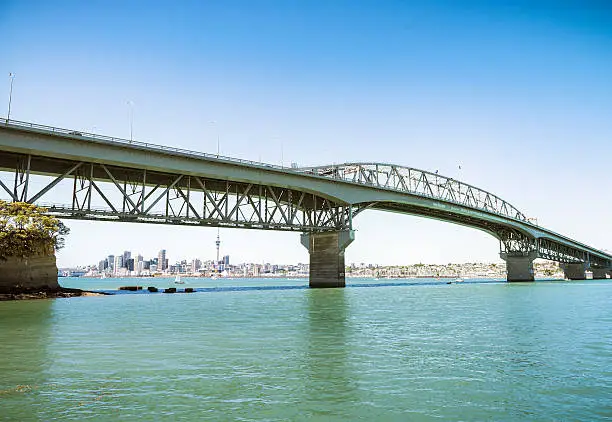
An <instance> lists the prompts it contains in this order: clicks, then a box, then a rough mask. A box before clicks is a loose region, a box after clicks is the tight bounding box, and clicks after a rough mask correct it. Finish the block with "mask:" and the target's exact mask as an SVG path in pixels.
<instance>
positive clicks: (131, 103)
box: [127, 100, 134, 142]
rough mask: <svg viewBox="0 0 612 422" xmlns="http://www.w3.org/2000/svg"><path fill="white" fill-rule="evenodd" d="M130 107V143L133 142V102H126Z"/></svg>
mask: <svg viewBox="0 0 612 422" xmlns="http://www.w3.org/2000/svg"><path fill="white" fill-rule="evenodd" d="M127 104H128V106H129V107H130V142H132V141H133V140H134V102H133V101H132V100H129V101H128V102H127Z"/></svg>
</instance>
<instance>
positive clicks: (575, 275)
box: [562, 262, 588, 280]
mask: <svg viewBox="0 0 612 422" xmlns="http://www.w3.org/2000/svg"><path fill="white" fill-rule="evenodd" d="M562 268H563V272H564V273H565V278H567V279H568V280H586V270H587V268H588V264H587V263H586V262H581V263H578V264H563V265H562Z"/></svg>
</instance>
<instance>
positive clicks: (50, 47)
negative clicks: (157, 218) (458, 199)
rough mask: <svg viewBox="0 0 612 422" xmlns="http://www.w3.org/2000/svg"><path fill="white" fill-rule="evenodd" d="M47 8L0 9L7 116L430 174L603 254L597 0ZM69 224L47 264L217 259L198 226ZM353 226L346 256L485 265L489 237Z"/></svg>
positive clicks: (284, 250) (293, 251)
mask: <svg viewBox="0 0 612 422" xmlns="http://www.w3.org/2000/svg"><path fill="white" fill-rule="evenodd" d="M60 3H61V5H59V6H58V4H53V5H51V4H44V3H40V4H38V6H37V7H36V8H30V7H27V6H26V4H25V3H22V2H17V1H8V2H6V4H4V5H3V7H4V12H5V13H3V16H2V17H0V36H2V37H3V39H7V40H10V41H11V42H10V43H7V44H6V45H5V46H3V59H4V60H3V65H2V69H0V70H2V71H3V72H5V73H4V74H5V75H8V74H9V73H12V74H13V75H14V79H11V80H10V81H9V79H6V80H5V84H4V85H3V86H4V90H3V92H5V93H6V97H8V95H9V82H11V83H13V92H12V105H11V118H14V119H17V120H25V121H34V122H38V123H43V124H50V125H55V126H60V127H67V128H72V129H75V130H82V131H85V132H97V133H102V134H107V135H114V136H119V137H122V138H126V139H134V140H139V141H147V142H153V143H156V144H162V145H169V146H176V147H183V148H188V149H192V150H197V151H204V152H210V153H216V152H217V149H218V148H219V152H220V153H221V154H222V155H228V156H235V157H239V158H247V159H251V160H254V161H263V162H270V163H274V164H281V163H284V165H289V164H290V163H292V162H296V163H298V164H300V165H311V164H312V165H316V164H328V163H334V162H336V163H338V162H346V161H381V162H394V163H397V164H403V165H407V166H413V167H416V168H422V169H426V170H430V171H432V172H433V171H439V172H440V174H445V175H448V176H450V177H454V178H457V179H459V180H462V181H465V182H467V183H471V184H473V185H475V186H478V187H480V188H483V189H485V190H488V191H491V192H493V193H495V194H497V195H499V196H500V197H501V198H503V199H505V200H507V201H509V202H510V203H512V204H513V205H515V206H516V207H517V208H518V209H519V210H521V211H523V212H525V213H526V215H528V217H531V218H537V220H538V222H539V223H540V224H542V225H543V226H546V227H548V228H550V229H552V230H555V231H557V232H560V233H563V234H564V235H567V236H569V237H571V238H574V239H576V240H578V241H581V242H584V243H586V244H589V245H592V246H594V247H596V248H599V249H607V250H610V249H612V244H611V243H610V240H609V236H608V233H610V232H611V231H612V221H611V220H610V219H609V217H608V214H609V213H608V211H607V210H608V209H609V207H610V205H612V203H611V202H612V200H611V199H610V198H609V197H608V196H607V195H605V192H604V193H602V192H603V191H602V189H601V184H603V185H605V184H606V182H607V181H609V180H610V176H609V171H608V170H607V168H608V161H609V158H608V157H609V156H610V155H611V153H612V143H611V142H610V138H611V137H612V122H611V120H610V118H609V116H610V115H612V81H611V79H610V77H609V75H610V74H612V57H611V56H610V55H609V51H610V49H611V47H612V34H611V30H610V28H612V25H609V22H610V21H611V12H610V9H609V8H608V7H605V5H602V4H601V3H598V2H571V1H570V2H567V3H564V7H557V8H553V7H550V5H549V6H548V7H547V5H546V2H543V3H540V2H535V3H534V2H526V1H525V2H521V1H518V2H516V3H514V4H515V6H514V7H512V6H510V5H508V4H502V5H499V4H498V5H492V4H488V3H484V2H476V3H474V4H472V6H471V7H469V8H468V7H464V6H459V5H456V4H453V3H451V2H444V1H440V2H430V3H427V4H417V3H414V4H403V3H399V2H388V3H385V4H378V3H376V4H375V3H370V2H365V3H361V4H358V5H355V4H354V3H348V2H337V3H334V4H326V3H324V2H316V1H315V2H312V3H308V4H300V3H296V4H288V3H281V2H279V3H276V4H274V5H272V3H270V4H268V5H267V6H264V5H261V4H259V5H255V4H253V3H250V2H240V1H238V2H236V3H235V7H224V6H223V5H222V4H221V3H215V2H210V3H206V4H187V5H184V6H183V7H173V6H172V5H170V4H169V3H156V2H147V3H140V2H130V4H128V5H126V4H122V3H118V2H117V3H113V2H105V3H92V4H89V5H88V6H87V7H85V6H83V5H80V4H79V3H78V2H71V1H64V2H60ZM62 6H64V7H62ZM145 6H146V7H145ZM119 9H120V10H121V13H117V10H119ZM60 10H61V13H62V14H61V16H59V15H58V14H59V13H60ZM134 17H138V19H133V18H134ZM59 18H61V19H62V20H67V21H70V22H71V24H70V25H69V26H65V27H61V28H58V27H57V25H55V24H54V22H56V21H57V20H58V19H59ZM170 21H180V22H181V25H180V28H179V27H175V26H172V25H168V22H170ZM109 27H112V28H113V31H108V28H109ZM43 31H44V33H45V34H46V36H45V37H44V38H42V37H40V36H38V35H36V34H40V33H42V32H43ZM58 45H61V46H62V49H61V50H58V49H57V48H56V46H58ZM92 99H95V101H94V100H92ZM48 201H49V202H53V198H51V197H49V198H48ZM110 224H112V226H111V225H110ZM67 225H68V226H69V227H70V228H71V229H72V232H71V234H70V235H69V236H68V237H67V244H66V248H65V249H64V250H62V251H60V252H59V253H58V264H59V265H60V266H71V265H76V264H78V263H82V262H92V261H94V260H96V259H97V258H96V257H98V256H101V255H102V254H103V253H105V252H104V251H107V250H112V249H113V247H112V245H113V244H122V245H129V248H130V249H132V250H140V251H142V252H143V253H146V254H149V253H156V252H157V250H158V249H159V247H161V244H162V243H163V244H164V245H166V247H167V248H168V249H172V250H175V251H177V253H178V254H180V255H187V254H188V252H189V251H193V250H198V248H200V247H202V248H205V250H206V251H207V252H206V255H207V256H208V255H209V252H208V251H210V252H211V253H210V256H215V250H214V240H215V237H216V234H217V229H215V228H179V227H175V226H172V227H159V226H147V225H134V224H127V223H126V224H115V223H98V222H96V223H92V222H82V221H67ZM354 225H355V228H356V229H357V234H356V239H355V241H354V242H353V243H352V244H351V246H350V247H349V248H348V249H347V250H346V262H361V261H364V262H379V263H381V264H393V263H404V262H408V263H417V262H473V261H479V262H500V260H499V257H498V250H499V245H498V242H497V241H496V240H495V239H494V238H492V237H490V236H489V235H488V234H486V233H483V232H479V231H476V230H473V229H469V228H465V227H460V226H456V225H452V224H448V223H441V222H438V221H435V220H426V219H423V218H418V217H411V216H403V215H397V214H390V213H381V212H375V211H366V212H364V213H362V214H361V215H359V216H358V217H357V218H356V219H355V222H354ZM221 235H222V237H223V238H224V242H226V247H227V248H228V250H232V251H233V253H232V256H236V258H237V259H238V260H241V261H244V262H248V261H250V262H261V261H266V260H274V261H285V262H300V261H301V262H306V261H307V260H308V253H307V251H306V250H305V249H304V248H303V247H302V246H301V244H300V241H299V236H298V235H297V234H295V233H277V232H267V231H261V232H256V231H248V230H229V229H222V230H221ZM160 239H163V241H161V240H160ZM153 245H157V246H155V247H154V246H153Z"/></svg>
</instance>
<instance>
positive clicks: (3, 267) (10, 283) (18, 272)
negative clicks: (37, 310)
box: [0, 254, 60, 293]
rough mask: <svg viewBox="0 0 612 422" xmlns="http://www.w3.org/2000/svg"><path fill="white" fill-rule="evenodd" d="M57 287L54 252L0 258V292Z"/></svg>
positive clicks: (53, 288) (29, 290)
mask: <svg viewBox="0 0 612 422" xmlns="http://www.w3.org/2000/svg"><path fill="white" fill-rule="evenodd" d="M59 289H60V286H59V284H58V282H57V264H56V261H55V254H52V255H34V256H31V257H28V258H20V257H7V258H6V260H0V293H20V292H31V291H36V290H59Z"/></svg>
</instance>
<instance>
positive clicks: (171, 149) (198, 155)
mask: <svg viewBox="0 0 612 422" xmlns="http://www.w3.org/2000/svg"><path fill="white" fill-rule="evenodd" d="M0 124H3V125H4V126H7V127H11V126H14V127H16V128H28V129H36V130H40V131H45V132H49V133H52V134H60V135H69V136H79V137H82V138H84V139H88V140H94V141H98V142H104V143H109V144H119V145H128V146H138V147H143V148H147V149H152V150H158V151H162V152H172V153H178V154H182V155H187V156H193V157H196V158H207V159H212V160H221V161H229V162H232V163H238V164H247V165H251V166H257V167H265V168H272V169H276V170H283V171H291V169H290V168H287V167H283V166H279V165H276V164H268V163H262V162H258V161H252V160H245V159H242V158H235V157H227V156H224V155H218V154H210V153H206V152H200V151H193V150H188V149H184V148H176V147H169V146H164V145H158V144H152V143H149V142H141V141H134V140H129V139H124V138H116V137H113V136H106V135H98V134H95V133H89V132H84V131H80V130H73V129H63V128H58V127H54V126H47V125H40V124H37V123H30V122H22V121H19V120H13V119H10V120H7V119H6V118H3V117H0Z"/></svg>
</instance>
